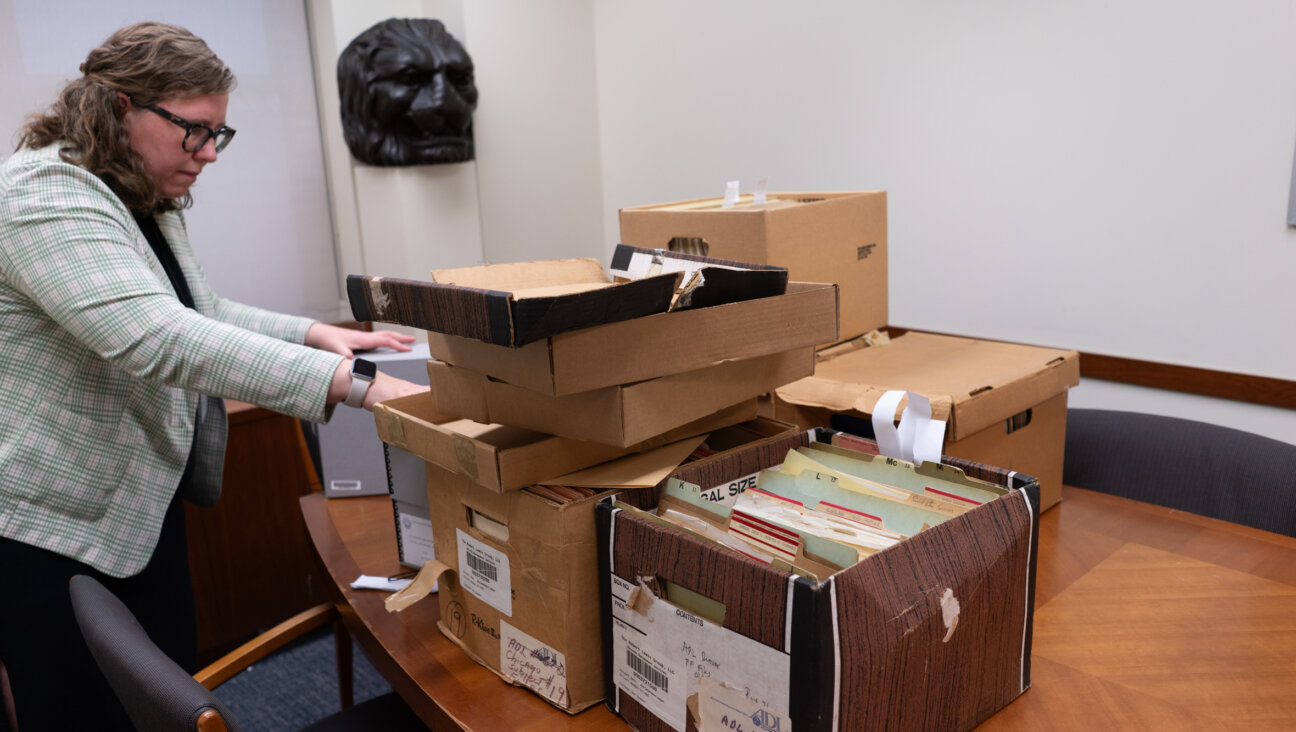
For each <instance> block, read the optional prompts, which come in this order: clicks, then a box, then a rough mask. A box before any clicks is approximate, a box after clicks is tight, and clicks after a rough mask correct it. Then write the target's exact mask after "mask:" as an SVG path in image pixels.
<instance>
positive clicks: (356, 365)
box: [351, 358, 378, 379]
mask: <svg viewBox="0 0 1296 732" xmlns="http://www.w3.org/2000/svg"><path fill="white" fill-rule="evenodd" d="M351 373H352V374H354V375H355V376H362V377H364V378H366V379H372V378H374V377H375V376H377V375H378V365H377V364H375V363H374V362H373V361H366V360H364V359H363V358H357V359H356V360H354V361H352V362H351Z"/></svg>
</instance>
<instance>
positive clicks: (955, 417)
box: [762, 332, 1080, 510]
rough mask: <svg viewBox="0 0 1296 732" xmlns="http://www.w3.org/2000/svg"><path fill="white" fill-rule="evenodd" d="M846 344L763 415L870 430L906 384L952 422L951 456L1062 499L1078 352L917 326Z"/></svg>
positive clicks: (781, 393)
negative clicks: (883, 338)
mask: <svg viewBox="0 0 1296 732" xmlns="http://www.w3.org/2000/svg"><path fill="white" fill-rule="evenodd" d="M843 351H844V352H841V353H839V354H833V353H831V352H828V353H821V354H820V355H821V357H822V358H821V359H820V361H819V363H818V364H817V365H816V368H815V374H814V376H811V377H808V378H806V379H802V380H800V381H798V382H796V383H792V384H787V385H785V386H782V387H780V388H779V389H777V390H776V392H775V394H774V395H773V398H772V401H770V402H767V403H766V404H764V405H763V406H762V412H763V413H764V414H766V416H770V417H773V418H774V419H777V420H780V421H783V422H789V423H792V424H796V425H800V426H802V427H806V428H809V427H827V426H833V427H837V428H838V429H842V430H845V431H847V432H853V433H855V434H864V435H865V436H870V437H871V436H872V425H871V422H870V420H871V418H872V410H873V405H874V404H875V403H876V402H877V400H878V398H879V397H881V396H882V395H883V394H884V393H886V392H887V391H889V390H892V389H906V390H909V391H912V392H915V393H918V394H922V395H924V396H926V397H928V398H929V399H931V402H932V418H933V419H943V420H946V427H945V446H944V450H943V451H944V453H945V454H947V455H953V456H956V457H960V458H965V459H968V460H975V461H977V462H980V463H985V464H988V465H998V466H1001V467H1003V468H1006V469H1009V470H1015V471H1018V472H1021V473H1026V474H1028V475H1031V476H1034V477H1035V478H1038V479H1039V483H1040V492H1041V499H1040V500H1041V506H1040V508H1041V510H1044V509H1048V508H1049V507H1051V506H1053V505H1055V504H1056V503H1057V502H1058V501H1060V500H1061V498H1062V453H1063V449H1064V448H1065V445H1066V395H1067V389H1068V388H1070V387H1072V386H1075V385H1076V384H1078V383H1079V382H1080V357H1079V354H1077V353H1076V352H1075V351H1066V350H1058V349H1052V348H1037V347H1033V346H1022V345H1016V344H1011V343H1000V342H995V341H982V340H976V339H972V338H956V337H951V336H940V335H932V334H929V333H917V332H910V333H906V334H904V335H901V336H899V337H897V338H893V339H891V341H890V342H889V343H886V344H881V345H875V346H869V347H862V348H856V349H854V350H848V349H846V348H845V347H843ZM904 406H905V401H902V402H901V406H900V408H899V409H898V410H897V412H896V418H897V419H898V418H899V415H900V411H901V410H902V409H903V407H904Z"/></svg>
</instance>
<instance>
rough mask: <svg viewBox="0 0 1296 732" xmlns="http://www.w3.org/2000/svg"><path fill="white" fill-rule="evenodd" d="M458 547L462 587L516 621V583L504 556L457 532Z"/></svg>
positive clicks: (460, 530)
mask: <svg viewBox="0 0 1296 732" xmlns="http://www.w3.org/2000/svg"><path fill="white" fill-rule="evenodd" d="M455 534H456V535H457V536H458V540H459V541H458V544H459V567H458V569H459V584H460V585H462V586H463V588H464V589H465V590H467V591H468V592H469V593H471V594H472V596H473V597H476V598H477V599H478V600H481V601H482V602H484V603H486V604H487V605H490V606H491V607H493V608H495V609H496V610H499V611H500V612H502V613H504V614H505V615H506V616H508V617H510V618H511V617H513V582H512V580H511V578H510V577H509V558H508V555H507V554H505V553H504V552H501V551H499V550H497V549H495V548H493V547H490V546H487V545H486V544H485V543H483V542H481V541H478V540H476V539H474V538H472V537H471V536H469V535H468V534H466V533H464V531H463V529H455Z"/></svg>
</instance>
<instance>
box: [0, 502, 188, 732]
mask: <svg viewBox="0 0 1296 732" xmlns="http://www.w3.org/2000/svg"><path fill="white" fill-rule="evenodd" d="M0 567H2V568H3V570H4V578H3V582H4V584H5V588H4V590H3V595H4V598H3V600H0V660H3V662H4V665H5V667H6V668H7V669H8V672H9V683H10V685H11V686H12V688H13V696H14V706H15V707H16V708H17V712H18V727H19V729H20V730H21V731H22V732H43V731H44V730H67V729H70V728H72V726H73V725H75V723H76V722H75V720H77V719H81V720H82V721H84V720H85V719H87V717H86V716H85V715H90V716H91V717H93V718H94V720H95V722H94V726H95V727H96V728H102V729H123V730H131V729H134V727H133V726H132V725H131V723H130V720H129V718H128V717H127V716H126V712H125V710H124V709H122V707H121V705H120V704H119V703H118V702H117V698H116V696H115V695H114V694H113V691H112V688H111V687H110V686H108V682H107V680H106V679H104V677H103V675H102V674H100V673H99V667H98V666H97V665H96V664H95V661H94V658H93V657H91V655H90V651H89V649H88V648H86V645H85V642H84V641H83V640H82V639H81V631H80V629H79V628H78V627H77V624H76V618H75V616H74V615H73V614H72V600H71V597H70V595H69V593H68V580H70V579H71V578H72V576H73V575H77V574H85V575H90V576H91V577H94V578H95V579H97V580H99V581H100V582H101V583H103V585H104V586H105V587H107V588H108V589H109V590H110V591H111V592H112V593H113V594H115V595H117V597H119V598H121V600H122V602H123V603H125V604H126V607H128V608H130V610H131V612H132V613H134V614H135V617H137V618H138V619H139V622H140V625H142V626H143V627H144V630H145V631H147V632H148V635H149V637H150V638H152V639H153V641H154V642H155V643H156V644H157V645H158V647H160V648H161V649H162V650H163V651H164V652H166V653H167V655H169V656H170V657H171V658H172V659H174V660H175V661H176V662H177V663H178V664H180V666H182V667H183V668H185V669H186V670H187V671H189V672H190V673H192V672H194V671H195V670H196V669H195V665H196V659H195V656H196V654H197V650H196V649H197V632H196V624H195V620H194V600H193V586H192V585H191V583H190V580H189V552H188V548H187V546H186V542H185V520H184V505H183V502H182V501H181V500H180V499H179V498H176V499H174V500H173V501H172V502H171V505H170V507H169V508H168V509H167V513H166V518H165V519H163V523H162V534H161V536H160V537H159V539H158V545H157V549H155V550H154V552H153V557H152V559H150V560H149V563H148V565H147V566H145V567H144V569H143V570H142V571H140V573H139V574H137V575H135V576H133V577H126V578H124V579H121V578H116V577H109V576H107V575H105V574H103V573H102V572H99V571H98V570H95V569H93V568H91V567H90V566H88V565H85V564H82V563H81V562H78V561H76V560H73V559H68V558H67V557H64V556H62V555H59V554H55V553H53V552H48V551H45V550H44V549H37V548H35V547H32V546H30V545H27V544H23V543H21V542H17V541H12V540H9V539H0ZM101 721H102V722H103V723H104V724H103V726H102V727H100V722H101Z"/></svg>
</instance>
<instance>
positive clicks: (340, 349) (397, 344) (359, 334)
mask: <svg viewBox="0 0 1296 732" xmlns="http://www.w3.org/2000/svg"><path fill="white" fill-rule="evenodd" d="M413 342H414V336H409V335H404V334H403V333H397V332H396V331H394V330H375V331H372V332H371V331H365V330H352V329H351V328H339V327H338V326H336V325H328V324H327V323H315V324H313V325H311V327H310V329H309V330H307V331H306V345H308V346H310V347H311V348H318V349H320V350H321V351H332V352H333V353H339V354H341V355H343V356H346V357H347V358H351V357H352V356H354V355H355V352H356V351H367V350H369V349H371V348H380V347H383V346H386V347H387V348H394V349H396V350H397V351H408V350H410V347H409V345H408V344H410V343H413Z"/></svg>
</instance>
